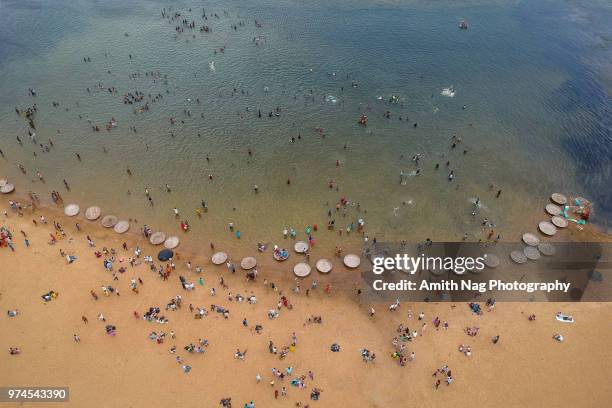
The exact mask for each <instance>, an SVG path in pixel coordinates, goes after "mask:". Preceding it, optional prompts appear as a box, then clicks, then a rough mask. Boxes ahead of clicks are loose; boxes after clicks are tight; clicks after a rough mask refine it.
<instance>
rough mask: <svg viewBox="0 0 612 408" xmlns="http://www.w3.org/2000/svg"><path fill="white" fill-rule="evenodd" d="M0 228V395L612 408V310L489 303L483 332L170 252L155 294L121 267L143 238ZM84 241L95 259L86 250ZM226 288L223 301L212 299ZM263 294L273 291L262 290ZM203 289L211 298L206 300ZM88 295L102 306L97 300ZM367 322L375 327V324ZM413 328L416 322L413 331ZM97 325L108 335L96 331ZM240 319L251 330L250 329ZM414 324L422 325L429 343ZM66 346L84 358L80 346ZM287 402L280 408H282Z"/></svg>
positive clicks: (90, 402) (265, 269)
mask: <svg viewBox="0 0 612 408" xmlns="http://www.w3.org/2000/svg"><path fill="white" fill-rule="evenodd" d="M42 214H45V215H47V220H48V224H46V225H41V224H40V222H38V224H39V225H37V226H35V225H34V224H33V223H32V221H31V220H32V219H33V218H37V219H39V217H40V215H42ZM53 220H57V221H58V222H59V223H60V224H61V225H62V228H63V230H64V231H65V234H66V236H65V237H64V238H62V239H60V240H59V241H58V242H57V243H56V244H55V245H49V244H48V241H49V233H53V232H54V228H53V225H52V221H53ZM2 224H3V225H4V226H7V227H8V228H9V229H10V230H11V231H13V233H14V234H15V240H14V241H15V251H14V252H12V251H11V250H10V249H9V248H2V249H1V251H0V264H1V265H2V274H1V275H0V295H1V297H0V304H1V305H2V316H1V317H0V319H1V322H2V323H1V326H2V333H3V334H2V336H0V349H2V350H3V353H1V354H0V361H1V365H2V367H4V368H5V369H3V370H2V373H1V374H0V383H1V384H3V385H13V386H19V385H22V386H25V385H30V386H31V385H39V386H69V387H70V403H69V404H65V405H66V406H126V407H142V406H169V405H176V404H178V405H180V406H185V407H192V406H193V407H196V406H207V407H214V406H217V404H218V403H219V401H220V400H221V399H222V398H227V397H231V398H232V403H233V404H234V406H242V405H243V404H244V403H248V402H250V401H251V400H252V401H254V402H255V404H256V406H257V407H261V406H263V407H272V406H296V404H297V403H301V404H302V405H301V406H303V407H304V406H308V405H309V406H324V407H340V406H347V405H348V406H359V407H391V406H440V405H453V406H462V407H463V406H465V407H467V406H475V405H476V406H478V405H485V404H486V405H493V406H495V405H498V406H511V407H519V406H550V407H565V406H581V407H586V406H588V407H599V406H604V405H605V404H606V401H607V400H609V399H610V397H611V396H612V389H611V388H610V384H609V382H608V381H607V378H606V375H605V373H606V371H607V368H608V366H609V364H610V352H609V351H608V350H607V347H608V345H609V344H610V342H611V341H612V333H611V331H610V326H609V325H610V322H609V316H610V312H611V311H612V307H611V306H610V305H609V304H606V303H600V304H597V303H563V304H557V303H533V304H530V303H498V304H497V305H496V306H495V308H494V309H493V310H491V311H487V312H485V313H484V314H483V315H482V316H477V315H474V314H472V313H471V312H470V309H469V308H468V306H467V305H466V304H463V303H414V304H401V306H400V307H399V308H398V310H396V311H395V312H389V311H387V306H388V305H387V304H371V303H367V302H363V301H361V299H360V297H359V296H358V295H357V294H356V292H355V291H354V290H349V289H346V290H337V291H336V290H335V286H332V290H331V293H329V294H327V293H325V290H324V288H325V285H326V279H325V277H323V276H321V275H319V276H316V275H313V276H312V277H311V278H307V279H305V280H304V281H303V282H301V290H300V293H296V292H295V291H294V290H293V289H294V286H295V282H294V280H293V279H292V278H290V273H289V272H288V271H287V269H288V268H287V267H286V266H283V267H275V265H274V264H272V263H270V264H267V263H264V264H263V265H261V266H260V267H259V268H258V270H259V272H260V273H259V276H258V278H257V280H256V281H255V282H247V281H246V280H245V276H244V271H241V270H238V271H236V273H235V274H232V273H231V272H230V271H229V270H228V269H227V267H226V266H224V265H221V266H215V265H212V264H211V262H210V260H209V258H210V255H209V254H208V252H210V250H200V251H198V254H197V255H195V254H190V253H189V251H187V250H185V253H183V251H181V249H180V247H179V249H178V252H179V256H180V259H174V260H173V261H174V263H175V265H176V271H173V272H172V273H171V275H170V278H169V279H168V280H167V281H164V280H162V279H160V278H159V277H158V275H157V273H155V272H152V271H151V270H149V266H148V265H145V264H141V265H138V266H135V267H131V266H130V265H129V264H128V258H129V257H131V256H133V250H134V248H135V247H136V246H137V245H140V246H141V247H142V248H143V253H142V255H141V261H142V257H143V256H145V255H153V256H154V255H155V253H156V252H157V250H156V249H154V248H153V247H152V246H151V245H149V244H148V243H146V242H143V241H144V238H142V239H140V242H139V241H138V240H135V239H133V237H129V239H127V240H126V244H127V246H128V248H129V251H125V250H124V249H122V244H123V240H122V239H121V238H123V237H120V236H118V235H117V234H114V233H109V232H108V230H103V229H102V228H100V227H99V225H97V224H95V223H88V222H87V221H80V224H81V226H82V227H81V231H77V230H76V228H75V227H74V223H72V222H70V221H69V220H67V219H64V218H62V217H59V216H55V217H54V213H53V212H49V211H47V212H38V213H36V215H35V216H34V215H32V214H29V211H26V213H25V214H24V216H23V217H19V216H18V215H17V214H16V213H15V212H9V213H8V217H4V218H3V219H2ZM20 231H24V232H25V233H26V234H27V239H28V240H29V242H30V247H29V248H26V247H25V246H24V245H23V236H22V234H21V233H20ZM87 235H89V236H90V237H91V238H92V240H93V241H94V242H95V248H91V247H89V245H88V243H87V240H86V238H85V237H86V236H87ZM103 247H107V248H109V249H110V248H115V249H116V251H117V261H116V262H115V265H114V271H115V273H116V274H117V276H118V280H116V281H113V278H112V272H109V271H106V270H105V269H104V267H103V265H102V259H103V258H96V257H95V256H94V254H93V253H94V251H96V250H101V249H102V248H103ZM60 249H61V250H63V251H64V252H65V254H67V255H75V256H77V259H76V261H74V262H73V263H71V264H68V262H67V260H66V258H65V257H63V256H61V255H60ZM259 258H261V259H262V258H264V256H261V255H260V256H259ZM121 259H123V262H121ZM262 260H263V259H262ZM187 261H191V263H192V265H193V266H194V267H195V265H199V266H201V267H202V268H203V272H202V273H201V274H200V275H199V276H198V275H197V274H196V273H195V272H194V271H193V270H191V271H189V270H187V267H186V262H187ZM156 263H159V262H157V261H156ZM120 267H125V268H126V270H125V272H124V273H118V272H117V269H118V268H120ZM351 273H354V272H350V271H337V273H336V277H338V276H342V278H343V279H348V278H350V276H349V275H350V274H351ZM179 275H184V276H185V277H186V278H187V279H188V280H189V281H196V279H197V278H199V277H200V276H201V277H202V278H203V279H204V285H203V286H201V285H196V289H195V290H194V291H189V292H188V291H185V290H183V289H182V288H181V285H180V282H179V279H178V276H179ZM220 277H223V279H224V282H225V284H226V285H227V288H225V289H223V288H222V287H221V285H220V284H219V278H220ZM138 278H140V279H141V280H142V282H143V283H142V284H138V286H137V290H138V293H135V292H132V291H131V290H130V281H131V280H132V279H138ZM313 279H316V280H317V281H318V285H317V288H316V289H311V290H310V291H309V294H308V296H307V295H306V293H305V289H306V288H309V287H310V285H311V283H312V280H313ZM264 280H266V281H267V283H268V286H266V285H264ZM271 282H274V283H275V286H276V288H277V290H276V291H275V290H273V289H271V288H270V283H271ZM102 285H111V286H113V287H114V288H115V289H116V290H117V291H118V292H119V294H120V295H119V296H117V295H116V294H110V295H109V296H104V295H103V293H102V291H101V290H100V287H101V286H102ZM211 287H213V288H215V289H216V295H215V296H212V295H211V293H210V288H211ZM51 290H53V291H56V292H58V293H59V296H57V298H55V299H53V300H51V301H49V302H44V301H43V300H42V299H41V295H43V294H45V293H47V292H49V291H51ZM90 290H93V291H94V292H95V293H97V296H98V300H94V299H93V298H92V296H91V294H90ZM230 294H231V296H233V297H235V295H236V294H240V295H242V296H243V297H245V298H246V297H248V296H250V295H251V294H252V295H254V296H256V298H257V303H256V304H249V302H247V301H243V302H237V301H236V299H235V298H234V299H233V300H232V301H229V299H228V296H230ZM176 295H180V296H181V297H182V307H181V308H180V309H177V310H176V311H171V310H164V305H165V304H166V303H168V302H169V300H171V299H172V298H174V297H175V296H176ZM282 295H285V296H286V297H287V299H288V302H289V303H290V304H291V305H292V308H291V309H290V310H289V309H288V308H286V307H281V309H280V311H279V316H278V317H277V318H275V319H272V320H270V319H268V317H267V312H268V310H269V309H275V310H276V309H277V303H278V301H279V298H280V296H282ZM189 304H192V305H193V306H194V307H202V308H205V309H206V310H207V311H208V315H207V316H205V317H204V318H202V319H194V313H193V312H190V310H189V307H188V305H189ZM211 304H215V305H217V306H222V307H224V308H226V309H229V311H230V313H229V317H228V318H227V319H226V318H224V317H223V315H222V314H220V313H215V312H212V311H211V310H210V306H211ZM156 306H157V307H160V308H161V313H160V314H161V315H164V316H165V317H166V318H167V319H168V320H169V322H168V323H166V324H159V323H157V322H148V321H146V320H143V319H142V315H143V314H144V313H145V312H146V311H147V310H148V308H149V307H156ZM372 307H373V308H375V309H376V311H377V313H376V315H375V316H374V317H373V318H372V317H370V308H372ZM15 309H18V311H19V313H18V315H17V316H15V317H9V316H7V311H8V310H15ZM558 311H563V312H564V313H568V314H571V315H573V316H574V319H575V321H576V322H575V323H574V324H571V325H563V324H562V323H559V322H557V321H556V320H555V319H554V315H555V313H556V312H558ZM134 312H137V313H138V314H139V315H140V318H135V317H134ZM421 312H423V313H424V318H423V320H422V321H419V320H418V315H419V313H421ZM100 314H103V316H104V318H105V319H106V322H102V321H100V320H99V319H98V318H97V317H98V316H99V315H100ZM531 314H535V315H536V316H537V319H536V320H535V321H529V320H528V319H527V316H528V315H531ZM82 316H85V317H86V318H87V321H88V322H87V323H84V321H83V320H82ZM311 316H321V318H322V323H320V324H319V323H308V319H309V317H311ZM409 316H410V317H409ZM436 317H439V319H440V320H442V321H445V322H448V329H444V328H443V327H442V326H440V328H438V329H435V328H434V326H433V325H432V321H433V319H435V318H436ZM245 318H246V320H247V325H248V326H244V324H243V319H245ZM423 322H426V323H428V326H427V327H426V329H423V328H422V323H423ZM107 324H111V325H114V326H116V335H115V336H113V337H112V336H109V335H107V333H106V331H105V326H106V325H107ZM258 324H260V325H261V326H263V329H262V330H261V333H260V334H257V333H256V332H255V329H254V327H255V326H256V325H258ZM399 324H403V325H404V326H407V327H410V329H411V330H412V329H413V328H414V329H415V330H417V331H418V333H419V336H417V337H416V338H415V339H413V340H412V341H410V342H407V343H406V344H407V350H408V352H414V353H415V358H414V360H413V361H409V362H408V363H407V364H406V365H405V366H403V367H402V366H400V365H399V364H398V362H397V360H395V359H393V358H391V357H390V354H391V353H392V352H393V350H394V348H393V345H392V339H393V338H394V337H397V331H396V329H397V327H398V325H399ZM466 327H479V328H480V331H479V333H478V335H477V336H475V337H470V336H468V335H466V333H465V332H464V329H465V328H466ZM152 331H155V332H157V333H160V332H162V331H163V332H165V333H167V337H166V339H165V341H164V342H163V343H161V344H157V342H156V341H154V340H150V339H149V338H148V335H149V333H151V332H152ZM171 332H174V333H175V336H176V337H175V338H172V337H171V335H170V333H171ZM422 332H423V333H422ZM292 333H295V336H296V340H297V341H296V347H295V348H294V351H290V352H289V353H288V355H287V356H286V357H285V358H283V359H280V358H279V356H278V355H274V354H270V352H269V350H268V346H269V342H270V341H272V342H273V343H274V345H275V346H276V347H277V348H278V349H279V350H280V349H281V348H282V347H283V346H289V345H290V343H291V342H292ZM555 333H562V334H563V335H564V336H565V341H564V342H562V343H559V342H557V341H555V340H553V339H552V336H553V334H555ZM75 334H76V335H78V336H79V338H80V341H79V342H76V341H75V340H74V339H73V335H75ZM421 334H422V335H421ZM498 335H499V336H500V340H499V342H498V343H496V344H494V343H493V342H492V341H491V339H492V337H493V336H498ZM198 339H206V340H208V346H207V347H205V348H204V349H205V352H204V353H202V354H197V353H194V354H192V353H188V352H186V351H185V350H184V349H183V347H184V346H186V345H188V344H190V343H193V344H198ZM333 343H337V344H339V345H340V351H339V352H337V353H334V352H331V351H330V346H331V345H332V344H333ZM460 344H466V345H467V344H469V345H470V346H471V348H472V354H471V355H470V356H466V355H464V354H463V353H461V352H459V351H458V346H459V345H460ZM172 346H176V352H175V354H172V353H170V352H169V350H170V348H171V347H172ZM9 347H19V348H20V349H21V353H20V354H18V355H10V354H9V353H8V352H6V351H5V350H8V348H9ZM363 348H366V349H368V350H371V351H372V352H374V353H376V355H377V358H376V360H375V361H374V362H373V363H369V362H368V363H366V362H363V361H362V358H361V354H360V350H361V349H363ZM236 349H240V350H242V351H244V350H247V353H246V357H245V359H244V360H239V359H236V358H234V353H235V351H236ZM177 355H178V356H181V357H182V358H183V359H184V362H183V363H182V364H177V361H176V356H177ZM182 365H189V366H191V367H192V369H191V371H190V372H189V373H184V372H183V369H182V367H181V366H182ZM444 365H448V367H449V368H450V369H451V370H452V372H453V382H452V384H451V385H450V386H447V385H445V383H444V382H443V383H442V385H441V386H440V387H439V389H436V388H435V380H436V378H434V377H432V373H434V372H435V371H436V369H438V368H440V367H443V366H444ZM288 367H292V370H291V372H292V374H291V375H287V376H286V378H285V379H284V380H280V379H279V378H275V377H274V376H273V374H272V369H273V368H276V369H278V370H280V371H283V372H286V369H287V368H288ZM309 372H311V373H312V374H313V378H314V379H311V378H310V377H309ZM258 374H259V375H260V376H261V382H258V381H257V375H258ZM301 376H305V377H304V378H305V380H304V383H305V387H304V388H298V387H296V386H292V385H291V379H293V378H298V379H299V377H301ZM272 380H274V381H275V384H274V385H273V386H272V385H270V381H272ZM282 387H285V388H286V390H287V395H286V396H282ZM314 387H316V388H318V389H321V390H322V392H321V395H320V399H319V401H311V400H310V393H311V391H312V390H313V388H314ZM169 390H171V391H170V392H169ZM275 390H277V391H279V393H280V394H279V397H278V399H275V395H274V392H275ZM8 405H9V406H10V405H11V404H8ZM26 405H27V404H26ZM57 405H59V406H62V405H63V404H62V403H59V404H57ZM43 406H44V404H43ZM54 406H55V405H54Z"/></svg>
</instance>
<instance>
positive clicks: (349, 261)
mask: <svg viewBox="0 0 612 408" xmlns="http://www.w3.org/2000/svg"><path fill="white" fill-rule="evenodd" d="M360 263H361V258H359V256H357V255H355V254H347V255H346V256H345V257H344V265H346V267H347V268H351V269H354V268H357V267H358V266H359V264H360Z"/></svg>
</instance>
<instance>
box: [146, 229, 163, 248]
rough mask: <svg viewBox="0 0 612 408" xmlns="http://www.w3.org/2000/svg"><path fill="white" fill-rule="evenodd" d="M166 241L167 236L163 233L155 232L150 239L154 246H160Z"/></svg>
mask: <svg viewBox="0 0 612 408" xmlns="http://www.w3.org/2000/svg"><path fill="white" fill-rule="evenodd" d="M165 240H166V234H164V233H163V232H161V231H157V232H154V233H153V234H151V236H150V237H149V242H150V243H152V244H153V245H159V244H161V243H162V242H164V241H165Z"/></svg>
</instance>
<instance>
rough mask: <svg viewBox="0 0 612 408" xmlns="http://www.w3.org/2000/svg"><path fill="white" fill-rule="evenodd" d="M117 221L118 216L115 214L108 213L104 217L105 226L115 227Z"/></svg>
mask: <svg viewBox="0 0 612 408" xmlns="http://www.w3.org/2000/svg"><path fill="white" fill-rule="evenodd" d="M116 223H117V217H115V216H114V215H107V216H105V217H104V218H102V226H103V227H105V228H111V227H114V226H115V224H116Z"/></svg>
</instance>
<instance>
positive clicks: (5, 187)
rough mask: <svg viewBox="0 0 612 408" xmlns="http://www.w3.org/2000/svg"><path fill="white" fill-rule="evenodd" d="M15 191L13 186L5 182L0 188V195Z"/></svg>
mask: <svg viewBox="0 0 612 408" xmlns="http://www.w3.org/2000/svg"><path fill="white" fill-rule="evenodd" d="M13 190H15V185H14V184H12V183H8V182H5V183H4V184H3V185H2V186H0V193H2V194H8V193H10V192H12V191H13Z"/></svg>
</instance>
